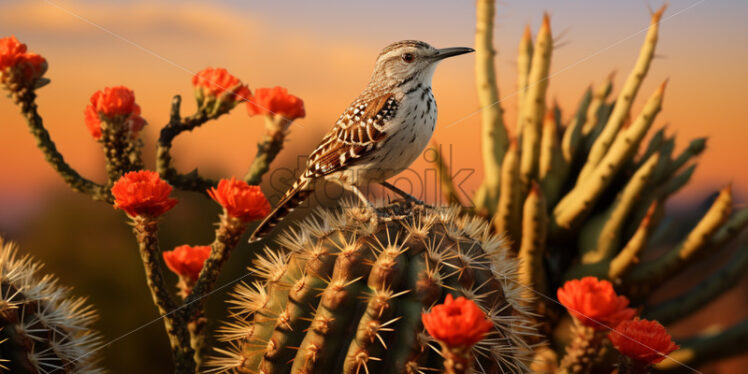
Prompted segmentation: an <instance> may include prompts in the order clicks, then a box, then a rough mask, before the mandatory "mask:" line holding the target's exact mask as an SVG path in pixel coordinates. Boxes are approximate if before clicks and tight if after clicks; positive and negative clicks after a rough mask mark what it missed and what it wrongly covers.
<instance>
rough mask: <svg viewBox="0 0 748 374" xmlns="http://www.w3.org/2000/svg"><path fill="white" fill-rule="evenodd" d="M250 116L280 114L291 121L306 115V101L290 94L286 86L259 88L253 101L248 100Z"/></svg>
mask: <svg viewBox="0 0 748 374" xmlns="http://www.w3.org/2000/svg"><path fill="white" fill-rule="evenodd" d="M247 111H248V112H249V115H250V116H255V115H258V114H262V115H280V116H283V117H284V118H285V119H287V120H289V121H293V120H295V119H297V118H304V117H306V110H305V109H304V101H303V100H301V99H300V98H298V97H296V96H294V95H290V94H289V93H288V90H287V89H286V88H284V87H278V86H276V87H273V88H258V89H256V90H255V93H254V95H253V96H252V100H251V101H247Z"/></svg>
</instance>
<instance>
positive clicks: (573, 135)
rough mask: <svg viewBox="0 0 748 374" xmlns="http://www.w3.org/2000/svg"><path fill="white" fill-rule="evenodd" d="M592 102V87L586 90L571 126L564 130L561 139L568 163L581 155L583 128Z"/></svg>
mask: <svg viewBox="0 0 748 374" xmlns="http://www.w3.org/2000/svg"><path fill="white" fill-rule="evenodd" d="M591 103H592V87H589V88H587V91H585V92H584V96H583V97H582V100H581V102H580V103H579V108H577V112H576V114H575V115H574V118H573V119H572V120H571V123H570V124H569V126H567V127H566V130H564V136H563V138H562V139H561V150H562V151H563V155H564V161H566V164H567V165H572V164H574V163H575V162H576V160H577V158H578V157H579V150H580V149H581V146H582V140H583V136H582V128H583V127H584V124H585V122H586V121H587V111H588V110H589V109H590V104H591Z"/></svg>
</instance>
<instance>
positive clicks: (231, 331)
mask: <svg viewBox="0 0 748 374" xmlns="http://www.w3.org/2000/svg"><path fill="white" fill-rule="evenodd" d="M343 205H344V207H343V208H342V209H341V210H334V211H328V210H322V209H320V210H318V211H317V214H316V217H313V218H309V219H307V220H305V221H304V222H303V223H301V224H299V225H298V227H297V228H290V229H287V230H285V231H283V234H282V235H281V238H280V239H279V240H278V243H277V245H272V248H270V247H268V248H266V250H265V251H264V254H263V255H261V256H259V257H258V258H257V259H256V260H255V261H254V263H253V266H252V267H251V268H250V270H251V271H253V272H254V273H256V274H257V276H258V281H257V282H255V283H253V284H241V285H240V286H238V287H237V288H236V290H235V295H234V299H233V300H231V301H229V303H230V305H232V306H233V307H234V312H233V313H232V316H233V317H234V318H235V320H233V321H232V322H229V323H227V324H226V325H225V326H224V327H223V328H221V329H219V333H220V336H219V339H220V340H223V341H227V342H230V344H229V346H228V347H221V348H218V349H217V352H218V356H217V357H214V358H213V359H212V360H211V362H210V363H209V366H211V367H212V369H211V370H214V371H216V372H234V371H238V372H242V373H258V372H264V373H276V372H289V370H290V372H292V373H307V372H308V373H311V372H315V373H356V372H359V373H366V372H368V373H370V374H374V373H383V374H384V373H397V372H410V373H416V372H432V371H434V372H438V371H441V370H442V369H443V368H446V367H448V366H449V365H453V364H454V363H455V362H456V360H462V361H461V362H460V363H461V364H462V365H463V367H472V366H474V367H475V370H476V372H477V373H497V372H504V373H524V372H527V370H528V368H527V365H528V363H529V360H530V357H529V356H528V355H529V353H530V351H531V348H530V343H529V342H528V340H529V339H530V337H531V336H532V335H533V334H535V333H536V332H535V326H534V322H533V321H532V319H531V318H530V315H529V313H528V310H527V309H526V307H525V306H524V305H525V303H524V301H525V300H524V299H523V296H522V295H521V294H522V291H521V285H520V284H519V282H518V281H517V275H516V272H517V262H516V260H514V259H512V258H511V257H510V256H511V255H510V253H509V250H508V248H507V247H506V246H505V244H504V242H503V240H502V239H501V238H499V237H496V236H493V235H491V233H490V227H489V225H488V223H487V222H485V221H484V220H482V219H480V218H477V217H471V216H469V215H461V214H460V213H459V210H458V209H457V208H456V207H453V208H429V207H423V206H418V205H411V204H408V203H402V202H397V203H394V204H392V205H389V206H387V207H384V208H381V209H379V210H378V213H377V215H378V218H377V219H372V215H373V214H372V212H371V211H370V210H368V209H366V208H362V207H361V206H358V205H356V204H352V203H345V202H344V204H343ZM455 296H457V298H456V299H455V298H454V297H455ZM429 310H430V313H428V314H426V315H425V316H424V317H423V323H422V313H423V312H426V311H429ZM427 329H428V333H427V331H426V330H427ZM439 341H442V342H445V343H446V344H454V345H458V346H459V347H447V349H448V350H449V351H450V352H451V350H452V348H456V349H457V350H458V351H459V352H460V353H461V354H460V355H459V357H455V356H454V355H452V356H450V354H445V353H442V352H440V349H439ZM443 355H445V356H443ZM453 366H454V365H453Z"/></svg>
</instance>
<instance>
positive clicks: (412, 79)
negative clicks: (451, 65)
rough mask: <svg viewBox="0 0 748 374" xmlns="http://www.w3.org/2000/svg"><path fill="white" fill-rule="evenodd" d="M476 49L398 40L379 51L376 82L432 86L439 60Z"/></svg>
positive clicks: (373, 78) (381, 83)
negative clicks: (437, 46)
mask: <svg viewBox="0 0 748 374" xmlns="http://www.w3.org/2000/svg"><path fill="white" fill-rule="evenodd" d="M473 51H474V50H473V49H472V48H466V47H453V48H442V49H438V48H434V47H432V46H430V45H429V44H427V43H424V42H422V41H418V40H402V41H399V42H395V43H392V44H390V45H388V46H387V47H386V48H384V49H383V50H382V52H380V53H379V57H377V64H376V66H375V68H374V74H373V76H372V83H374V82H376V83H377V84H379V85H385V86H390V85H405V84H407V83H413V84H417V83H422V84H423V83H425V84H429V85H430V84H431V77H432V76H433V74H434V68H436V65H437V64H438V63H439V61H441V60H443V59H445V58H447V57H452V56H457V55H461V54H464V53H470V52H473Z"/></svg>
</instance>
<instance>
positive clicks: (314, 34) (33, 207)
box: [0, 0, 748, 373]
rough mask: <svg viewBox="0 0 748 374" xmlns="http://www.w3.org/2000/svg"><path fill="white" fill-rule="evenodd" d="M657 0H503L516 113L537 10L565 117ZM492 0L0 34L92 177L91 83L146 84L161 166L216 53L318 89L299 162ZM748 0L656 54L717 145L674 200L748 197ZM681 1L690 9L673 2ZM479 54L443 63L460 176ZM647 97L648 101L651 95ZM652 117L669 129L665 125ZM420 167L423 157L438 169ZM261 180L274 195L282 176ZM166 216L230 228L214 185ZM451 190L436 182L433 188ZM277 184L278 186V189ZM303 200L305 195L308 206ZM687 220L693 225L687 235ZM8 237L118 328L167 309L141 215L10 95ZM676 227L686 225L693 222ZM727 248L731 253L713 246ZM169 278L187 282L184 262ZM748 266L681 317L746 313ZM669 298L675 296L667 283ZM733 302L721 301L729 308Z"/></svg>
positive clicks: (164, 17)
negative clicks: (27, 117)
mask: <svg viewBox="0 0 748 374" xmlns="http://www.w3.org/2000/svg"><path fill="white" fill-rule="evenodd" d="M660 5H661V4H660V2H659V1H655V2H653V3H651V4H649V5H648V4H647V3H646V2H644V1H628V2H621V1H614V0H606V1H600V0H597V1H592V0H586V1H582V0H573V1H572V0H567V1H563V2H562V1H529V0H503V1H500V2H499V5H498V15H497V29H496V40H495V42H496V47H497V49H498V52H499V54H498V56H497V59H496V65H497V68H498V74H499V77H498V79H499V88H500V96H501V97H502V102H501V105H502V107H503V108H504V109H505V110H506V120H507V123H508V125H509V128H510V132H512V133H514V132H515V128H514V124H515V123H516V116H515V106H516V96H515V92H516V89H515V88H516V85H515V82H516V66H515V58H516V49H517V45H518V42H519V39H520V36H521V33H522V31H523V29H524V27H525V25H527V24H529V25H531V27H532V28H533V30H536V29H537V27H538V25H539V23H540V21H541V17H542V12H543V11H548V12H549V13H550V15H551V21H552V27H553V29H554V35H556V37H557V43H558V44H559V45H561V47H560V48H558V49H557V50H555V51H554V56H553V65H552V70H551V73H552V74H553V76H552V78H551V80H550V87H549V97H551V98H555V99H556V100H557V101H558V103H559V105H560V106H561V107H562V108H564V109H566V111H565V112H564V113H563V118H564V120H567V119H568V118H569V117H570V116H571V114H572V110H573V108H575V107H576V105H577V103H578V101H579V100H580V98H581V96H582V93H583V91H584V90H585V89H586V88H587V86H589V85H590V84H597V83H600V82H602V81H603V80H604V79H605V77H606V76H607V75H609V74H610V73H611V72H613V71H617V72H618V74H617V75H616V78H615V84H616V86H614V94H615V93H616V92H617V89H618V88H619V87H620V85H621V83H622V82H623V79H625V76H626V74H627V73H628V71H629V69H630V67H631V66H632V65H633V62H634V59H635V58H636V55H637V53H638V50H639V47H640V45H641V41H642V39H643V37H644V31H645V29H646V27H647V26H648V25H649V20H650V16H649V14H650V9H649V7H650V6H651V7H652V8H656V7H659V6H660ZM474 12H475V8H474V4H473V3H472V2H470V1H449V0H419V1H409V2H403V1H396V0H379V1H376V2H368V3H363V2H349V1H343V0H319V1H314V2H304V1H294V2H292V1H273V2H259V1H252V2H246V1H239V0H221V1H211V2H193V1H159V2H149V1H145V0H142V1H106V2H105V1H84V0H64V1H62V0H60V1H57V0H54V1H42V0H38V1H16V0H4V1H3V2H2V12H0V37H4V36H9V35H15V36H16V37H17V38H18V39H19V40H20V41H21V42H24V43H26V44H27V45H28V46H29V48H30V49H31V50H32V51H34V52H37V53H40V54H42V55H43V56H44V57H46V58H47V60H48V62H49V71H48V73H47V75H46V76H47V77H48V78H50V79H51V80H52V84H50V85H49V86H47V87H45V88H43V89H42V90H40V92H39V99H38V101H37V102H38V104H39V106H40V112H41V114H42V116H44V118H45V125H46V126H47V129H48V130H49V132H50V133H51V135H52V138H53V140H54V141H55V142H56V144H57V146H58V149H60V151H61V152H62V153H63V154H64V156H65V159H66V160H67V161H68V163H70V164H71V165H72V166H73V167H75V168H76V169H77V170H78V171H79V172H80V173H81V174H83V175H84V176H86V177H88V178H90V179H94V180H97V181H102V180H104V176H105V174H104V160H103V157H102V155H101V149H100V147H99V145H98V144H97V143H96V142H95V141H93V139H92V138H91V137H90V135H89V133H88V131H87V130H86V128H85V125H84V123H83V109H84V107H85V105H86V104H87V103H88V100H89V97H90V95H91V94H92V93H93V92H95V91H96V90H99V89H101V88H103V87H106V86H113V85H126V86H128V87H130V88H132V89H133V90H134V91H135V94H136V99H137V102H138V104H139V105H140V106H141V108H142V110H143V117H144V118H145V119H146V120H147V121H148V122H149V125H148V126H147V127H146V129H145V131H144V139H145V141H146V160H148V161H147V163H148V165H150V166H153V162H152V160H153V154H154V148H155V145H154V140H155V138H156V137H157V134H158V131H159V129H160V128H161V126H163V124H165V123H166V122H167V117H168V111H169V104H170V100H171V97H172V95H174V94H181V95H182V96H183V97H184V98H185V100H184V102H185V104H184V105H183V114H190V113H192V111H194V108H195V105H194V102H193V101H192V100H191V96H192V86H191V84H190V79H191V75H192V74H193V73H194V72H197V71H199V70H201V69H203V68H204V67H206V66H213V67H225V68H227V69H228V70H229V72H231V73H232V74H234V75H236V76H237V77H239V78H241V79H242V80H243V81H244V82H245V83H248V84H249V86H250V88H256V87H271V86H275V85H281V86H285V87H287V88H288V89H289V91H290V92H291V93H292V94H295V95H297V96H299V97H301V98H302V99H304V101H305V104H306V109H307V118H305V119H303V120H299V121H296V122H295V123H294V125H293V128H292V130H291V134H290V135H289V137H288V142H287V143H286V147H285V150H284V151H283V153H281V155H280V156H279V158H278V160H276V162H275V163H274V165H273V168H281V167H286V168H289V169H295V168H296V167H297V164H298V162H299V161H298V160H299V157H300V156H304V155H306V154H308V153H309V151H311V149H313V147H314V146H315V145H316V143H317V141H318V139H320V138H321V136H322V135H323V133H324V132H326V131H327V129H328V128H329V127H330V126H331V125H332V123H333V121H335V120H336V119H337V117H338V115H339V114H340V112H341V111H342V110H343V109H344V108H345V107H346V106H347V105H348V104H349V103H350V101H352V99H354V98H355V97H356V96H357V95H358V93H359V92H360V91H361V89H362V88H363V87H364V86H365V85H366V83H367V81H368V79H369V75H370V73H371V69H372V67H373V63H374V58H375V57H376V55H377V53H378V51H379V50H380V49H381V48H382V47H384V46H386V45H387V44H389V43H391V42H393V41H396V40H401V39H421V40H424V41H427V42H429V43H431V44H432V45H434V46H437V47H447V46H472V45H473V32H474V28H475V26H474V22H475V19H474V18H475V14H474ZM746 14H748V3H746V2H744V1H739V0H709V1H704V0H701V1H699V0H672V1H670V7H669V8H668V10H667V12H666V13H665V20H664V21H663V23H662V26H661V32H660V41H659V44H658V47H657V51H658V52H657V55H658V57H657V58H656V60H655V61H654V63H653V67H652V68H651V70H650V73H649V75H648V77H647V79H646V81H645V83H644V85H643V87H642V91H641V92H642V93H643V94H641V95H639V96H640V100H641V98H646V97H647V96H648V95H649V93H650V92H652V91H653V90H654V88H655V87H656V86H657V85H658V84H659V83H660V82H661V81H663V80H664V79H667V78H669V79H670V83H669V87H668V91H667V93H666V96H665V102H664V105H663V111H662V113H661V114H660V115H659V117H658V120H657V122H656V126H655V127H657V128H659V127H662V126H666V128H667V133H668V134H669V135H670V134H673V133H677V134H678V140H679V143H677V145H676V152H678V151H679V150H680V149H682V148H683V146H685V145H686V144H687V142H688V141H689V140H690V139H692V138H694V137H700V136H707V137H708V138H709V140H708V146H707V150H706V152H705V153H704V155H703V156H702V157H701V160H700V162H699V164H700V165H699V167H698V168H697V170H696V173H695V175H694V177H693V179H692V182H691V183H690V185H689V186H688V187H686V188H685V189H684V190H683V191H682V192H681V193H679V194H678V195H677V196H676V197H675V198H674V199H672V201H671V204H670V206H669V207H668V214H669V215H671V217H677V218H673V219H678V220H683V221H686V222H688V221H689V220H693V219H694V217H696V214H697V213H698V212H699V210H700V209H702V208H703V207H702V203H703V202H704V201H705V200H706V199H708V198H709V196H710V194H711V193H712V192H713V191H715V190H717V189H718V188H719V187H721V186H723V185H725V184H728V183H732V184H733V189H734V191H735V193H736V196H737V201H738V202H739V204H745V201H746V196H748V167H746V166H745V164H744V162H745V160H747V159H748V147H747V146H746V140H745V139H746V136H748V127H746V121H747V120H748V115H747V114H746V113H748V111H746V110H745V109H744V106H745V100H746V95H745V87H748V71H746V69H745V66H746V63H748V49H746V48H745V46H746V45H748V24H746V23H745V20H744V17H745V15H746ZM670 16H672V17H670ZM473 63H474V61H473V58H472V57H471V56H465V57H460V58H455V59H451V60H449V61H447V62H445V63H443V64H442V66H440V67H439V69H437V73H436V75H435V77H434V93H435V96H436V98H437V101H438V103H439V122H438V124H437V129H436V133H435V135H434V139H435V140H436V141H437V142H439V143H441V144H443V145H444V147H445V148H444V151H445V152H447V155H446V156H447V158H448V160H449V161H450V162H451V164H452V167H453V168H454V169H468V170H475V172H474V173H473V174H471V175H470V176H469V177H468V178H467V179H466V180H465V182H464V183H463V184H462V187H463V188H464V189H465V191H467V192H468V193H472V191H473V190H475V189H476V188H477V186H478V184H479V183H480V181H481V179H482V171H481V165H480V160H481V158H480V157H481V156H480V148H479V147H478V146H477V144H478V142H479V139H478V136H479V126H480V120H479V118H480V115H479V109H480V108H479V106H478V101H477V98H476V94H475V85H474V76H473ZM641 105H642V103H641V102H637V103H636V105H635V106H634V112H637V111H638V110H639V108H640V107H641ZM262 128H263V124H262V119H260V118H252V119H250V118H249V117H248V116H247V114H246V111H245V109H244V108H243V107H238V108H237V109H235V110H234V112H232V113H231V114H230V115H228V116H226V117H225V118H221V119H220V120H219V121H217V122H211V123H209V124H206V125H205V126H203V127H201V128H198V129H196V130H195V131H193V132H192V133H187V134H184V135H183V136H181V137H179V138H178V139H177V140H176V142H175V146H174V150H173V154H174V158H175V162H176V166H177V168H179V169H180V170H182V171H185V172H186V171H189V170H191V169H193V168H196V167H197V168H199V169H200V170H201V173H203V174H205V175H208V176H211V177H216V178H217V177H222V176H230V175H237V176H241V175H244V173H245V172H246V168H247V167H248V165H249V163H250V161H251V159H252V157H253V156H254V153H255V151H256V142H257V140H258V139H259V138H260V135H261V133H262ZM652 132H654V131H652ZM429 167H430V166H429V164H428V163H427V162H426V160H423V159H422V160H419V161H417V162H416V164H415V165H414V166H413V168H412V169H413V170H414V171H415V172H416V174H420V173H422V172H424V170H425V169H426V168H429ZM268 178H269V177H266V180H265V182H266V183H265V184H264V185H263V189H264V190H265V192H266V193H267V194H268V196H269V197H270V199H271V202H275V201H276V200H275V199H277V195H278V194H279V191H276V190H275V189H278V188H279V186H280V185H281V184H282V183H277V182H278V180H276V179H273V184H272V185H270V184H269V183H267V180H268ZM177 196H178V197H179V199H180V204H179V205H178V206H177V207H176V208H175V209H174V210H173V211H172V212H171V213H170V214H168V215H167V218H166V220H165V221H164V224H163V229H162V233H161V243H162V247H163V248H164V249H170V248H172V247H174V246H176V245H180V244H207V243H209V242H210V241H212V237H213V225H212V222H214V221H215V220H216V219H217V214H218V213H219V209H218V206H217V205H216V204H214V203H212V202H211V201H208V200H206V199H205V198H204V197H202V196H200V195H197V194H189V193H179V194H177ZM430 197H431V198H433V196H430ZM274 198H275V199H274ZM303 213H304V212H302V214H303ZM675 234H676V236H677V234H678V233H675ZM0 235H2V236H4V237H6V238H8V239H11V240H14V241H16V242H18V243H19V244H20V246H21V251H22V252H23V253H30V254H32V255H34V256H35V257H36V258H38V259H39V260H41V261H43V262H44V263H46V267H45V269H46V270H47V271H49V272H52V273H55V274H57V275H59V276H60V278H61V279H62V282H63V283H64V284H67V285H71V286H74V287H75V289H76V293H77V294H79V295H89V296H90V301H91V303H92V304H94V305H95V307H96V308H97V309H98V310H99V311H100V314H101V315H102V319H101V321H100V322H99V323H98V327H99V328H100V330H101V331H102V332H103V333H104V335H105V338H106V339H107V340H111V339H115V338H118V337H120V336H122V335H123V334H126V333H128V332H130V331H131V330H133V329H135V328H138V327H139V326H141V325H143V324H144V323H147V322H149V321H151V320H152V319H153V318H155V317H156V316H157V313H156V310H155V307H154V306H153V305H152V303H151V300H150V296H149V294H148V291H147V288H146V285H145V281H144V278H143V271H142V266H141V264H140V260H139V256H138V254H137V249H136V246H135V242H134V239H133V238H132V236H131V234H130V233H129V226H128V225H127V223H126V221H125V217H124V214H122V213H121V212H118V211H114V210H113V209H112V208H111V207H110V206H107V205H105V204H101V203H97V202H93V201H91V200H90V199H88V198H87V197H86V196H84V195H80V194H76V193H74V192H71V191H70V190H69V189H68V188H67V187H66V186H65V185H64V183H63V182H62V180H61V178H60V177H59V176H58V175H57V174H55V173H54V172H53V171H52V169H51V167H50V166H49V165H48V164H47V163H46V162H45V161H44V158H43V156H42V155H41V153H40V152H39V151H38V150H37V149H36V147H35V144H34V140H33V138H32V137H31V136H30V135H29V134H28V133H27V128H26V125H25V123H24V122H23V120H22V118H21V117H20V116H19V115H18V109H17V108H16V107H15V106H14V105H13V104H12V103H11V102H10V101H9V100H7V99H5V98H3V99H0ZM675 239H677V237H676V238H675ZM249 254H250V247H249V245H248V244H246V243H245V241H242V244H240V246H239V247H238V248H237V249H236V251H235V252H234V253H233V255H232V258H231V260H230V261H229V263H228V265H227V267H226V270H225V271H224V272H223V273H222V276H221V278H220V280H219V284H225V283H228V282H231V281H232V280H234V279H236V278H237V277H240V276H242V275H243V274H244V273H245V271H244V268H245V267H246V266H247V265H249V264H250V262H251V256H250V255H249ZM719 260H720V259H710V262H708V263H705V264H704V267H703V268H702V269H701V270H700V272H699V273H691V274H684V276H682V277H679V278H678V279H675V280H673V286H672V287H670V288H669V289H670V290H672V291H673V292H677V291H679V290H684V289H686V288H687V287H688V286H690V285H693V284H695V282H696V281H698V275H699V274H704V273H703V271H704V269H705V268H706V267H708V266H712V267H717V266H718V265H719ZM712 262H713V263H712ZM171 281H173V282H176V278H175V277H173V278H172V279H171ZM230 289H231V287H227V288H226V289H224V290H223V291H221V292H218V293H217V294H215V295H214V296H213V297H211V304H210V308H211V310H210V315H211V316H212V320H213V321H217V320H218V319H219V318H220V317H221V316H222V315H223V314H224V310H225V307H224V304H223V300H225V298H226V296H225V292H224V291H229V290H230ZM746 295H748V280H746V279H744V281H743V282H742V284H741V285H739V286H738V287H737V288H736V289H734V290H733V291H732V292H730V293H729V294H727V295H725V296H723V297H722V298H720V299H719V300H717V301H716V302H715V303H713V305H709V306H708V307H707V308H704V309H703V310H702V312H700V313H699V314H697V315H695V316H692V317H690V318H687V319H685V320H684V321H682V322H681V323H679V324H678V325H676V326H675V328H674V330H673V333H674V335H675V336H676V337H678V336H679V334H680V335H681V336H682V335H688V334H689V332H693V331H700V330H703V329H707V328H710V327H713V326H715V325H718V324H730V323H734V322H736V321H738V320H739V319H740V318H741V316H742V311H744V310H745V309H746V308H748V297H747V296H746ZM664 296H667V295H662V297H664ZM715 316H717V317H715ZM167 349H168V342H167V339H166V337H165V334H164V333H163V325H162V324H161V323H160V322H158V323H154V324H152V325H150V326H148V327H146V328H144V329H141V330H138V331H136V332H134V333H132V334H130V335H127V336H126V337H124V338H122V339H120V340H117V341H116V342H114V343H113V344H111V345H110V346H108V347H107V348H106V349H105V350H104V351H103V352H102V353H103V354H102V356H103V360H104V365H105V366H106V367H108V368H109V369H111V370H112V371H113V372H123V373H127V372H137V373H162V372H167V371H169V370H170V363H169V359H168V357H169V353H168V350H167ZM745 365H748V359H746V358H745V357H742V358H741V357H738V358H733V359H730V360H725V361H724V362H721V363H719V364H715V365H711V366H710V367H708V368H706V369H707V370H706V371H705V372H713V373H729V372H739V371H740V370H739V369H738V368H744V367H745Z"/></svg>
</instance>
